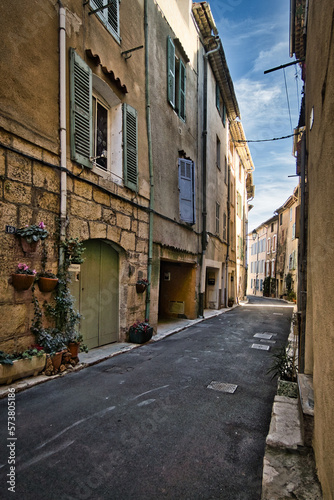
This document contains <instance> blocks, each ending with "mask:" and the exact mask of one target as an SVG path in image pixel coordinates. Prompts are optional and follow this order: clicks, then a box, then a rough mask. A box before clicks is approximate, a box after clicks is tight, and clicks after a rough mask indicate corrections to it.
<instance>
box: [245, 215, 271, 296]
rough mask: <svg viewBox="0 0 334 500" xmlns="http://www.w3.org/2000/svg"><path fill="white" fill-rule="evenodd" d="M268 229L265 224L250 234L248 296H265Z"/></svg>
mask: <svg viewBox="0 0 334 500" xmlns="http://www.w3.org/2000/svg"><path fill="white" fill-rule="evenodd" d="M267 229H268V228H267V225H266V224H265V223H264V224H261V225H260V226H258V227H257V228H256V229H255V230H254V231H252V232H251V233H249V234H248V274H247V294H248V295H258V296H261V297H262V296H263V283H264V279H265V277H266V260H267Z"/></svg>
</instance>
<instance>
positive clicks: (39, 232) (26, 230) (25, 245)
mask: <svg viewBox="0 0 334 500" xmlns="http://www.w3.org/2000/svg"><path fill="white" fill-rule="evenodd" d="M15 235H16V236H17V237H19V238H20V240H21V246H22V250H23V251H24V253H32V252H35V251H36V248H37V245H38V243H39V241H40V240H45V238H47V237H48V235H49V233H48V231H47V230H46V229H45V224H44V222H43V221H41V222H40V223H39V224H38V226H37V225H36V224H31V225H30V226H28V225H27V226H25V227H22V228H20V229H17V231H16V233H15Z"/></svg>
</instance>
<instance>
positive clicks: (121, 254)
mask: <svg viewBox="0 0 334 500" xmlns="http://www.w3.org/2000/svg"><path fill="white" fill-rule="evenodd" d="M13 11H14V14H15V15H13ZM175 13H177V15H175ZM0 19H1V21H0V22H1V26H2V32H3V42H4V46H5V50H4V53H3V57H2V67H3V68H5V70H4V71H2V72H1V76H0V80H1V88H2V89H3V92H2V95H1V97H0V176H1V177H0V183H1V184H0V185H1V199H0V203H1V213H0V218H1V228H2V245H1V249H0V259H1V262H2V266H1V271H0V273H1V275H0V280H1V292H0V312H1V315H2V317H6V318H8V321H6V322H3V323H2V325H1V327H0V328H1V330H0V349H2V350H4V351H9V352H13V351H20V350H23V349H24V348H26V347H27V346H28V345H30V344H32V343H33V342H34V337H33V336H32V335H31V331H30V327H31V322H32V319H33V317H34V309H33V305H32V292H31V289H30V290H27V291H23V292H18V291H16V290H14V288H13V286H12V281H11V274H12V273H13V272H14V271H15V268H16V267H17V264H18V263H20V262H21V263H25V264H27V265H28V266H29V267H31V268H34V269H36V270H37V271H38V272H39V271H41V269H42V262H43V259H44V265H45V266H46V269H48V270H50V271H53V272H54V273H57V270H58V268H59V264H60V262H61V261H62V258H63V257H62V250H61V248H62V245H63V244H64V242H65V243H66V242H68V240H71V239H76V238H77V239H78V240H79V241H80V242H82V243H83V246H84V247H85V253H84V257H85V260H84V262H83V263H82V264H81V267H80V269H77V270H76V271H73V273H72V280H71V285H70V286H71V292H72V294H73V297H74V300H75V307H76V308H77V310H78V311H79V312H80V314H81V315H82V318H81V324H80V329H81V332H82V334H83V337H84V341H85V342H86V343H87V344H88V346H89V347H90V348H94V347H99V346H100V345H104V344H108V343H111V342H118V341H123V340H125V339H126V338H127V332H128V329H129V326H130V325H131V324H132V323H134V322H135V321H137V320H139V321H143V320H144V319H147V320H149V322H150V323H151V325H152V326H153V327H154V329H155V330H156V327H157V324H158V320H159V318H160V317H165V316H171V317H180V316H181V317H188V318H195V317H197V316H198V315H201V314H203V310H204V308H206V307H213V308H219V307H222V306H224V305H226V301H227V297H228V296H229V295H230V294H232V296H233V297H234V298H235V297H236V293H237V292H236V289H235V283H236V281H234V285H233V284H232V285H231V283H232V279H231V278H232V276H234V277H235V274H236V272H237V271H236V264H234V267H233V269H232V267H231V265H230V262H229V259H231V261H234V262H235V263H236V261H237V260H236V253H235V252H236V249H237V247H236V242H237V241H238V238H237V236H238V235H237V227H236V224H235V217H236V209H235V202H236V201H235V200H236V183H235V180H234V179H233V176H236V175H239V174H236V170H235V169H236V168H239V164H240V165H241V164H242V167H240V168H241V169H242V175H241V180H240V179H239V177H238V179H239V181H238V182H239V183H241V184H240V186H239V188H238V189H239V191H241V190H242V191H243V199H242V203H243V214H242V219H243V222H242V224H241V223H240V224H239V226H240V231H243V230H244V229H243V228H244V224H245V221H246V219H247V199H248V198H249V196H250V193H251V192H252V190H253V180H252V175H251V171H252V169H253V166H252V163H251V159H250V157H248V156H247V155H248V154H249V152H248V150H247V147H246V146H245V143H240V144H239V145H238V148H237V149H238V155H239V156H238V157H239V158H240V162H239V163H238V165H237V167H236V166H235V165H232V164H231V168H229V149H230V148H229V128H230V127H232V124H233V122H234V120H236V119H237V118H238V116H239V110H238V104H237V100H236V96H235V94H234V90H233V84H232V81H231V77H230V75H229V71H228V67H227V63H226V59H225V55H224V51H223V48H222V42H221V40H220V39H219V36H218V31H217V28H216V26H215V23H214V20H213V18H212V15H211V12H210V9H209V6H208V4H207V3H204V4H203V3H202V2H201V3H192V2H191V1H190V0H182V1H177V0H173V1H165V0H157V1H155V0H145V1H143V0H134V1H131V2H121V1H120V0H114V2H111V3H110V5H109V3H108V5H107V3H106V2H105V1H103V2H100V1H97V0H89V1H87V2H84V3H83V2H82V1H81V0H71V1H70V0H64V1H63V2H60V1H58V0H48V1H44V2H42V1H41V0H36V1H35V2H33V3H32V2H29V1H28V0H23V2H21V4H20V8H19V7H18V6H12V5H11V6H9V4H6V3H2V4H1V6H0ZM18 26H20V30H18V29H17V27H18ZM208 34H209V36H208ZM241 139H244V136H243V135H242V137H241ZM234 170H235V171H234ZM240 220H241V219H240ZM40 222H43V224H45V226H46V228H47V230H48V232H49V236H48V238H47V239H46V240H45V242H46V248H47V256H46V257H45V252H44V250H43V249H44V245H42V244H39V246H38V247H37V250H36V251H35V252H33V253H24V252H23V250H22V248H21V246H20V241H19V239H18V238H17V237H16V236H15V234H14V233H15V230H16V229H18V228H22V227H24V226H26V225H28V226H29V225H31V224H39V223H40ZM239 226H238V227H239ZM238 230H239V229H238ZM243 244H244V243H243ZM43 252H44V254H43ZM233 252H234V253H233ZM43 255H44V257H43ZM141 279H144V280H147V282H148V286H147V288H146V291H145V292H144V293H138V292H137V288H136V283H137V282H138V280H141ZM35 294H36V296H37V298H38V299H39V300H40V302H41V303H42V302H43V301H44V300H46V301H51V300H52V295H51V294H43V293H42V292H40V291H39V290H37V288H36V290H35ZM45 321H46V322H47V320H45Z"/></svg>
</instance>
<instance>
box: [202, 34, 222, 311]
mask: <svg viewBox="0 0 334 500" xmlns="http://www.w3.org/2000/svg"><path fill="white" fill-rule="evenodd" d="M214 38H215V40H216V41H217V47H216V48H215V49H213V50H210V51H209V52H206V53H205V54H204V56H203V63H204V83H203V132H202V137H203V150H202V176H203V178H202V196H203V211H202V224H203V227H202V255H201V287H200V294H199V311H198V315H199V316H200V317H203V316H204V293H205V280H206V273H205V272H204V269H203V266H204V265H205V252H206V247H207V231H206V220H207V211H206V174H207V154H206V153H207V135H208V130H207V125H208V57H209V55H210V54H213V53H214V52H217V51H218V50H220V39H219V37H214Z"/></svg>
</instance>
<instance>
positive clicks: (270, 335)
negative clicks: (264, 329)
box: [254, 333, 272, 340]
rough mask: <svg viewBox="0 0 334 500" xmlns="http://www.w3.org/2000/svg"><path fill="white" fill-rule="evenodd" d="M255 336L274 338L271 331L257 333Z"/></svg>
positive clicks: (258, 337)
mask: <svg viewBox="0 0 334 500" xmlns="http://www.w3.org/2000/svg"><path fill="white" fill-rule="evenodd" d="M254 337H255V338H257V339H267V340H270V339H271V338H272V334H271V333H256V334H255V335H254Z"/></svg>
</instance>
